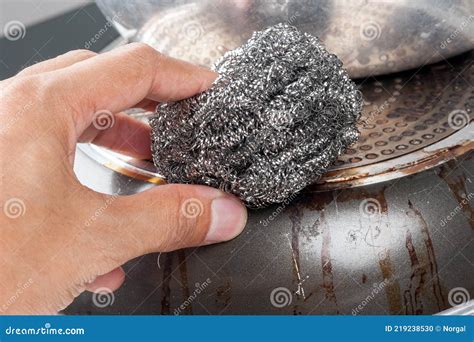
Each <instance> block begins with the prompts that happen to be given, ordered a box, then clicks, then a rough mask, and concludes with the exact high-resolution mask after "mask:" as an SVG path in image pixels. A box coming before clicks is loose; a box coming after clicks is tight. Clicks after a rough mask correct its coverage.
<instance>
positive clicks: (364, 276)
mask: <svg viewBox="0 0 474 342" xmlns="http://www.w3.org/2000/svg"><path fill="white" fill-rule="evenodd" d="M366 282H367V275H366V274H365V273H363V274H362V284H365V283H366Z"/></svg>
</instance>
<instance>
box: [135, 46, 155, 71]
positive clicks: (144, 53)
mask: <svg viewBox="0 0 474 342" xmlns="http://www.w3.org/2000/svg"><path fill="white" fill-rule="evenodd" d="M127 55H128V57H129V63H131V64H132V65H133V66H134V67H136V68H140V69H143V68H150V67H151V66H152V65H154V61H155V60H156V58H157V57H158V56H160V53H159V52H158V51H157V50H155V49H154V48H152V47H151V46H150V45H148V44H145V43H131V44H129V45H128V46H127Z"/></svg>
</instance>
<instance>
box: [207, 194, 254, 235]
mask: <svg viewBox="0 0 474 342" xmlns="http://www.w3.org/2000/svg"><path fill="white" fill-rule="evenodd" d="M246 223H247V209H246V208H245V206H244V205H243V204H242V203H241V202H240V201H238V200H237V199H236V198H234V197H232V196H229V195H224V196H222V197H218V198H216V199H214V200H213V201H212V204H211V225H210V227H209V231H208V232H207V235H206V239H205V242H206V243H215V242H222V241H227V240H231V239H233V238H235V237H236V236H237V235H239V234H240V233H241V232H242V230H243V229H244V227H245V224H246Z"/></svg>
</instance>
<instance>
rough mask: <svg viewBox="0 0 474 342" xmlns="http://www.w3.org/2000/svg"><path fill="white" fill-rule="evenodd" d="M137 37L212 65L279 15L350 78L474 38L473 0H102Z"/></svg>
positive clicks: (446, 52) (404, 64)
mask: <svg viewBox="0 0 474 342" xmlns="http://www.w3.org/2000/svg"><path fill="white" fill-rule="evenodd" d="M97 4H98V5H99V7H100V8H101V10H102V11H103V12H104V13H105V14H106V15H107V16H108V17H109V18H110V19H111V20H112V21H113V22H114V23H115V24H116V25H117V27H119V29H120V31H121V32H122V33H124V34H126V35H128V36H130V37H133V39H134V40H141V41H144V42H147V43H149V44H150V45H152V46H154V47H156V48H157V49H158V50H160V51H162V52H164V53H166V54H168V55H171V56H174V57H178V58H181V59H185V60H188V61H191V62H194V63H198V64H203V65H207V66H210V65H211V64H212V63H213V61H214V60H215V59H216V58H218V57H219V56H221V55H222V54H223V53H224V52H225V51H227V50H230V49H234V48H236V47H237V46H240V45H242V44H243V43H244V42H245V41H246V40H247V39H248V38H249V37H250V35H251V34H252V32H254V31H256V30H261V29H262V28H264V27H267V26H269V25H273V24H276V23H279V22H288V23H290V24H291V25H294V26H296V27H298V28H299V29H301V30H303V31H306V32H309V33H311V34H313V35H316V36H319V37H320V38H321V39H322V41H323V42H324V43H325V45H326V47H327V48H328V50H329V51H331V52H333V53H335V54H336V55H338V56H339V58H340V59H341V60H342V61H343V62H344V65H345V67H346V68H347V69H348V70H349V73H350V74H351V76H352V77H366V76H369V75H379V74H387V73H391V72H396V71H401V70H407V69H410V68H415V67H419V66H421V65H424V64H427V63H432V62H437V61H440V60H442V59H443V58H447V57H450V56H453V55H456V54H459V53H462V52H464V51H467V50H470V49H472V47H473V44H474V39H473V37H474V3H473V2H472V1H470V0H435V1H433V0H416V1H413V0H377V1H365V0H356V1H353V0H339V1H338V0H327V1H324V0H220V1H215V0H132V1H119V0H97Z"/></svg>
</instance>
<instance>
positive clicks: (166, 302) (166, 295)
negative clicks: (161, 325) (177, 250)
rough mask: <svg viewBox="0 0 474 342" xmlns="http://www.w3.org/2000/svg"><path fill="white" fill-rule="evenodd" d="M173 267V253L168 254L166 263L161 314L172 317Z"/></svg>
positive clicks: (162, 286)
mask: <svg viewBox="0 0 474 342" xmlns="http://www.w3.org/2000/svg"><path fill="white" fill-rule="evenodd" d="M172 265H173V253H166V256H165V263H164V267H163V282H162V285H161V314H162V315H170V314H171V310H170V298H171V287H170V281H171V267H172Z"/></svg>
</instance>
